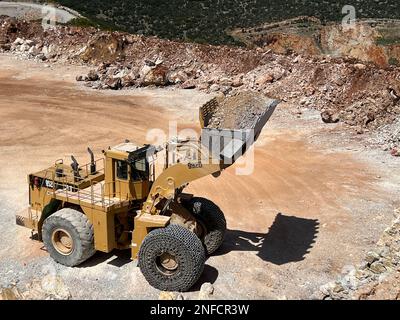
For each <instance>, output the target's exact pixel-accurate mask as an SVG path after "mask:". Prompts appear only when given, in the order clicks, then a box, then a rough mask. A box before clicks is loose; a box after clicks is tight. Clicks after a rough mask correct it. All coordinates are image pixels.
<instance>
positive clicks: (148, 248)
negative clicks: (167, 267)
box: [138, 225, 205, 292]
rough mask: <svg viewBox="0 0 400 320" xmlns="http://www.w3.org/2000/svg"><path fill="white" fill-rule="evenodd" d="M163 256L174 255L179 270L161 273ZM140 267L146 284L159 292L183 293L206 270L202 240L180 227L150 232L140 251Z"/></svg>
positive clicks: (172, 226)
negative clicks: (161, 258)
mask: <svg viewBox="0 0 400 320" xmlns="http://www.w3.org/2000/svg"><path fill="white" fill-rule="evenodd" d="M163 253H169V254H172V255H174V256H175V258H176V261H177V262H178V267H177V269H176V271H174V273H173V274H169V275H166V274H165V273H163V272H161V271H160V269H159V267H158V264H157V259H158V257H159V256H160V255H161V254H163ZM138 259H139V264H138V265H139V268H140V270H141V272H142V273H143V275H144V277H145V278H146V280H147V282H148V283H149V284H150V285H151V286H153V287H154V288H156V289H159V290H164V291H179V292H184V291H187V290H189V289H190V288H191V287H192V286H193V285H194V284H195V283H196V281H197V280H198V279H199V278H200V276H201V274H202V273H203V270H204V263H205V252H204V248H203V245H202V243H201V241H200V239H199V238H198V237H197V236H196V235H195V234H194V233H193V232H191V231H189V230H188V229H186V228H184V227H182V226H179V225H169V226H167V227H166V228H160V229H155V230H153V231H151V232H150V233H149V234H148V235H147V236H146V237H145V239H144V240H143V242H142V244H141V246H140V250H139V255H138Z"/></svg>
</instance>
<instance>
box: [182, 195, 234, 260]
mask: <svg viewBox="0 0 400 320" xmlns="http://www.w3.org/2000/svg"><path fill="white" fill-rule="evenodd" d="M186 207H187V209H188V210H190V212H191V213H193V215H194V216H195V218H196V219H197V220H198V221H199V222H200V224H203V225H204V226H205V227H206V229H207V230H206V234H203V235H202V236H201V240H202V242H203V244H204V247H205V250H206V254H207V255H211V254H213V253H214V252H215V251H217V250H218V248H219V247H220V246H221V245H222V243H223V242H224V237H225V232H226V220H225V216H224V213H223V212H222V210H221V209H220V208H219V207H218V206H217V205H216V204H215V203H214V202H212V201H210V200H208V199H205V198H201V197H193V198H192V199H191V200H190V201H189V202H188V203H187V205H186Z"/></svg>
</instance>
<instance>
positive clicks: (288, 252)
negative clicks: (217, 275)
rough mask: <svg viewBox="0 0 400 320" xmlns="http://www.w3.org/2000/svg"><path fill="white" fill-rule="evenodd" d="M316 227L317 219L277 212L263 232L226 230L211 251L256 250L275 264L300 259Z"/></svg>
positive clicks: (307, 247) (218, 253) (316, 230)
mask: <svg viewBox="0 0 400 320" xmlns="http://www.w3.org/2000/svg"><path fill="white" fill-rule="evenodd" d="M318 228H319V221H318V220H314V219H305V218H298V217H294V216H286V215H283V214H282V213H279V214H278V215H277V216H276V218H275V221H274V223H273V224H272V225H271V227H270V229H269V230H268V232H267V233H254V232H246V231H240V230H227V232H226V236H225V241H224V243H223V245H222V246H221V248H220V249H219V250H218V251H217V252H216V253H215V254H216V255H224V254H227V253H229V252H231V251H258V253H257V256H258V257H260V258H261V259H262V260H264V261H268V262H271V263H273V264H276V265H283V264H286V263H289V262H296V261H302V260H304V259H305V255H306V254H307V253H309V250H310V249H311V248H312V246H313V244H314V242H315V239H316V236H317V234H318Z"/></svg>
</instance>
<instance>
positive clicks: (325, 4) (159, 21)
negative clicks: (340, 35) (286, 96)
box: [56, 0, 400, 44]
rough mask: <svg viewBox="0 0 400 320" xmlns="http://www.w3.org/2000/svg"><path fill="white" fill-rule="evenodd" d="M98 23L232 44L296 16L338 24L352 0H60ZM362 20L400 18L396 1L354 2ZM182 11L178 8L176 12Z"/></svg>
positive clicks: (163, 35)
mask: <svg viewBox="0 0 400 320" xmlns="http://www.w3.org/2000/svg"><path fill="white" fill-rule="evenodd" d="M56 2H58V3H61V4H62V5H65V6H67V7H70V8H72V9H75V10H77V11H78V12H80V13H82V14H83V15H85V16H87V17H88V18H90V19H91V20H93V21H94V22H96V23H98V24H99V25H102V26H105V27H109V28H114V29H118V30H124V31H129V32H132V33H141V34H145V35H157V36H159V37H163V38H168V39H185V40H190V41H196V42H206V43H213V44H221V43H225V44H226V43H233V42H234V40H233V38H232V37H230V36H229V35H228V34H227V33H226V30H227V29H230V28H234V27H251V26H256V25H259V24H261V23H265V22H273V21H282V20H285V19H289V18H294V17H297V16H314V17H317V18H319V19H321V20H322V21H324V22H326V21H339V20H341V19H342V18H343V14H342V8H343V6H345V5H348V4H349V3H348V1H347V0H337V1H324V0H313V1H309V0H288V1H271V0H219V1H215V0H196V1H193V0H168V1H160V0H135V1H130V0H109V1H102V0H91V1H80V0H58V1H56ZM354 5H355V6H356V9H357V16H358V18H393V19H396V18H399V12H400V3H399V2H398V1H397V0H381V1H374V0H364V1H362V2H361V1H360V2H357V3H355V4H354ZM177 8H179V10H177Z"/></svg>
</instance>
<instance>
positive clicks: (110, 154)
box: [16, 97, 278, 291]
mask: <svg viewBox="0 0 400 320" xmlns="http://www.w3.org/2000/svg"><path fill="white" fill-rule="evenodd" d="M235 99H236V100H235V103H237V101H238V97H236V98H235ZM245 100H246V99H245ZM249 103H250V104H251V103H253V104H256V103H258V109H257V112H253V113H252V112H250V113H248V114H246V117H245V121H242V124H241V126H242V127H244V126H247V127H246V128H239V129H238V128H224V126H225V124H224V117H226V115H227V112H226V111H224V110H222V111H221V109H220V107H221V105H223V104H224V100H223V99H222V98H214V99H212V100H211V101H209V102H208V103H207V104H205V105H204V106H202V107H201V108H200V124H201V128H202V129H201V137H200V138H199V139H189V138H188V139H184V140H182V139H178V138H175V139H172V140H171V141H169V142H167V143H166V144H165V145H163V146H153V145H144V146H140V147H139V146H136V145H135V144H133V143H131V142H129V141H126V142H124V143H122V144H119V145H116V146H114V147H112V148H108V149H107V150H105V151H103V154H104V157H103V158H101V159H97V160H96V159H95V157H94V155H93V152H92V151H91V150H90V149H89V148H88V151H89V154H90V158H91V159H90V162H89V163H88V164H85V165H83V166H80V165H79V164H78V163H77V161H76V159H75V158H74V157H73V156H72V157H71V158H72V164H71V165H67V164H65V163H64V162H63V160H57V161H56V162H55V164H54V165H53V166H51V167H50V168H47V169H45V170H42V171H39V172H36V173H32V174H30V175H29V176H28V183H29V207H28V209H27V211H26V213H24V214H22V215H18V216H17V217H16V218H17V224H18V225H21V226H25V227H27V228H30V229H31V230H32V232H33V233H37V236H38V239H39V240H41V241H43V242H44V245H45V247H46V248H47V250H48V252H49V254H50V256H51V257H52V258H53V259H54V260H55V261H57V262H58V263H60V264H63V265H66V266H70V267H72V266H76V265H79V264H80V263H82V262H84V261H85V260H87V259H88V258H90V257H91V256H92V255H93V254H94V253H95V252H96V251H97V250H98V251H101V252H110V251H112V250H114V249H130V250H131V251H132V259H136V258H137V259H138V266H139V267H140V270H141V272H142V273H143V275H144V277H145V278H146V280H147V281H148V282H149V283H150V284H151V285H152V286H153V287H155V288H158V289H160V290H167V291H186V290H188V289H189V288H190V287H191V286H192V285H193V284H194V283H195V282H196V281H197V280H198V278H199V277H200V275H201V273H202V272H203V268H204V262H205V259H206V256H207V255H210V254H212V253H213V252H214V251H216V250H217V249H218V248H219V247H220V246H221V244H222V242H223V239H224V234H225V230H226V221H225V217H224V214H223V212H222V211H221V210H220V209H219V207H218V206H217V205H216V204H214V203H213V202H211V201H210V200H207V199H204V198H200V197H194V196H193V195H191V194H187V193H184V192H183V190H184V188H185V187H186V186H187V185H188V184H189V183H190V182H192V181H194V180H196V179H199V178H202V177H204V176H207V175H210V174H211V175H213V176H214V177H217V176H219V174H220V173H221V171H223V170H224V169H226V168H227V167H229V166H230V165H232V164H233V163H234V162H235V161H236V159H237V158H238V157H240V156H241V155H243V154H244V152H246V150H247V149H248V148H249V147H250V145H251V144H252V143H253V142H254V140H255V139H256V138H257V137H258V135H259V133H260V132H261V130H262V128H263V126H264V124H265V123H266V122H267V120H268V119H269V117H270V116H271V114H272V112H273V110H274V109H275V107H276V105H277V104H278V101H276V100H272V99H269V98H264V97H263V99H260V98H257V99H256V100H254V99H253V100H252V99H250V100H249V99H247V100H246V103H245V104H244V105H246V104H249ZM228 114H229V116H230V117H231V118H232V117H233V118H234V117H236V118H240V117H243V111H240V110H237V112H236V114H235V112H234V111H232V112H228ZM233 118H232V119H233ZM232 119H230V121H231V120H232ZM233 120H234V119H233ZM228 122H229V121H228ZM228 122H226V123H228ZM231 122H232V121H231ZM232 123H233V124H232V125H235V124H234V121H233V122H232ZM243 123H244V124H243ZM226 125H227V126H228V124H226ZM221 127H222V128H221ZM160 154H164V157H165V159H164V166H163V169H162V170H161V172H160V173H159V172H156V171H158V170H157V168H156V167H157V166H156V165H155V160H156V158H157V157H158V156H160Z"/></svg>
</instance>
